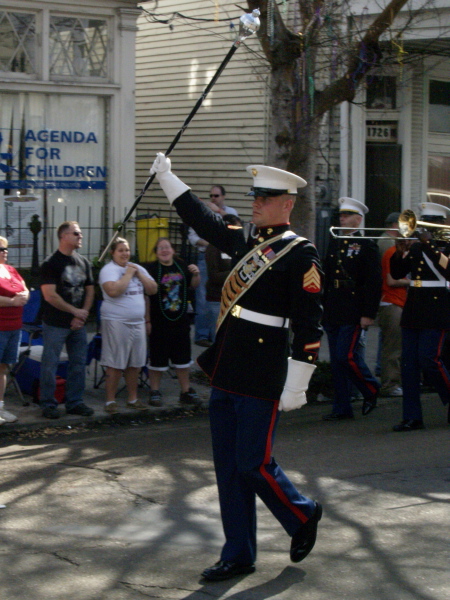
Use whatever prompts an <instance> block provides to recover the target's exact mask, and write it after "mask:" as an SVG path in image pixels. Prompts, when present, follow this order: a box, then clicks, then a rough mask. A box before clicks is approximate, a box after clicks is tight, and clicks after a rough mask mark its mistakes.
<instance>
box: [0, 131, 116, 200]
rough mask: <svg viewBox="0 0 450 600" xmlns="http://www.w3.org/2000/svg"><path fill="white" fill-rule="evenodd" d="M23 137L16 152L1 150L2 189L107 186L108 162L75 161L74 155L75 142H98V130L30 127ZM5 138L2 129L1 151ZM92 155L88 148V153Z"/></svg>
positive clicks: (78, 188)
mask: <svg viewBox="0 0 450 600" xmlns="http://www.w3.org/2000/svg"><path fill="white" fill-rule="evenodd" d="M11 133H14V131H13V132H11ZM15 133H16V134H18V133H19V132H18V131H16V132H15ZM16 137H17V135H16ZM19 137H20V141H19V148H18V151H17V152H16V153H14V152H11V151H9V150H11V148H8V151H7V152H3V151H2V152H0V159H1V162H0V172H1V174H2V175H3V177H1V179H0V189H10V190H13V189H30V188H34V189H44V188H45V189H77V190H86V189H96V190H103V189H105V188H106V167H105V166H104V165H98V164H86V165H85V164H76V163H75V164H74V163H73V157H74V156H75V155H76V154H77V153H76V152H75V151H74V149H73V145H74V144H85V145H86V146H87V145H88V144H98V135H97V134H96V133H95V132H94V131H86V132H85V131H65V130H61V131H55V130H48V129H42V130H34V129H28V130H26V131H25V132H20V135H19ZM4 140H5V136H4V132H2V131H1V130H0V149H1V150H3V147H2V146H3V142H4ZM77 150H78V148H77ZM89 154H91V153H90V152H89V151H88V149H86V156H87V155H89ZM93 162H94V161H92V163H93Z"/></svg>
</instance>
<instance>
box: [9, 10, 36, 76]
mask: <svg viewBox="0 0 450 600" xmlns="http://www.w3.org/2000/svg"><path fill="white" fill-rule="evenodd" d="M0 71H3V72H7V73H25V74H28V75H31V74H34V73H35V72H36V15H34V14H32V13H22V12H15V11H14V12H13V11H7V10H0Z"/></svg>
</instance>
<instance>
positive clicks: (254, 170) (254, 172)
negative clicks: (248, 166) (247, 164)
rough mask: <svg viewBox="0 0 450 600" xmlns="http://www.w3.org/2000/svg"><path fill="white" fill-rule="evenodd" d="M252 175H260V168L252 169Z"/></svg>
mask: <svg viewBox="0 0 450 600" xmlns="http://www.w3.org/2000/svg"><path fill="white" fill-rule="evenodd" d="M252 175H253V177H256V176H257V175H258V169H252Z"/></svg>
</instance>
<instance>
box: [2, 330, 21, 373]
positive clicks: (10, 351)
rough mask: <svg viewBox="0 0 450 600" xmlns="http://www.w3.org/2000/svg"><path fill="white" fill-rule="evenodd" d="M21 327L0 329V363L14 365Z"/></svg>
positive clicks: (17, 357)
mask: <svg viewBox="0 0 450 600" xmlns="http://www.w3.org/2000/svg"><path fill="white" fill-rule="evenodd" d="M21 336H22V330H21V329H14V330H13V331H0V363H1V364H4V365H15V364H16V362H17V361H18V360H19V347H20V338H21Z"/></svg>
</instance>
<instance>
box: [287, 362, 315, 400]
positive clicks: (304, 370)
mask: <svg viewBox="0 0 450 600" xmlns="http://www.w3.org/2000/svg"><path fill="white" fill-rule="evenodd" d="M315 368H316V366H315V365H310V364H309V363H305V362H301V361H299V360H294V359H293V358H291V357H289V358H288V372H287V377H286V383H285V384H284V389H283V393H282V394H281V398H280V404H279V405H278V410H285V411H288V410H294V408H300V407H301V406H303V405H304V404H306V394H305V392H306V390H307V389H308V383H309V380H310V379H311V375H312V374H313V373H314V369H315Z"/></svg>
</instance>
